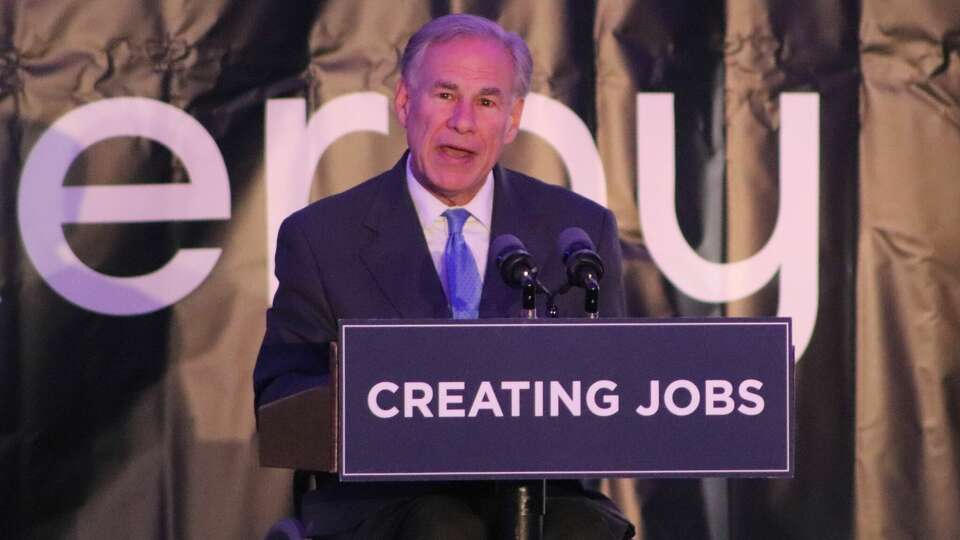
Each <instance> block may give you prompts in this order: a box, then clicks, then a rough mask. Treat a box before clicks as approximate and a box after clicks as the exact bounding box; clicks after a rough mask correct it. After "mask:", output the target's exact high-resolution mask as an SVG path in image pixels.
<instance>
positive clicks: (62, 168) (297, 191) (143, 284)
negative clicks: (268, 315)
mask: <svg viewBox="0 0 960 540" xmlns="http://www.w3.org/2000/svg"><path fill="white" fill-rule="evenodd" d="M448 12H470V13H475V14H479V15H483V16H486V17H489V18H491V19H494V20H497V21H499V22H500V23H501V24H502V25H503V26H504V27H506V28H507V29H510V30H513V31H516V32H518V33H519V34H520V35H522V36H523V37H524V38H525V39H526V40H527V41H528V43H529V44H530V46H531V49H532V51H533V56H534V60H535V69H534V76H533V92H534V94H533V95H531V96H530V98H529V99H528V103H527V111H526V115H525V118H524V131H523V132H522V134H521V136H520V137H519V138H518V140H517V142H516V143H515V144H513V145H512V146H511V147H509V148H508V150H507V151H506V153H505V156H504V160H503V161H504V163H505V164H506V165H507V166H509V167H511V168H515V169H519V170H521V171H524V172H526V173H528V174H532V175H534V176H538V177H541V178H543V179H545V180H547V181H549V182H552V183H557V184H562V185H567V186H569V187H571V189H574V190H576V191H578V192H581V193H583V194H585V195H587V196H590V197H591V198H594V199H595V200H598V201H600V202H602V203H604V204H606V205H607V206H608V207H610V208H611V209H612V210H613V211H614V212H615V213H616V215H617V218H618V220H619V222H620V227H621V238H622V241H623V244H624V250H625V261H624V264H625V265H626V269H625V270H626V276H627V281H628V284H627V285H628V291H629V292H628V294H629V306H630V309H631V311H632V315H636V316H671V315H698V316H722V315H736V316H746V315H750V316H761V315H775V314H777V313H778V312H781V311H782V312H783V314H785V315H788V316H793V317H794V322H795V325H797V326H802V325H803V324H808V325H809V326H810V327H811V329H812V334H810V335H808V336H807V338H804V337H802V336H800V337H799V338H798V339H800V340H801V341H802V343H798V344H797V346H798V350H799V351H801V352H802V354H801V355H800V358H799V360H798V362H799V363H798V369H797V389H798V399H797V416H798V425H797V429H796V442H797V452H796V455H797V463H796V469H797V475H796V478H795V479H792V480H778V481H770V480H741V481H729V482H727V481H723V480H710V481H699V480H682V481H680V480H674V481H645V482H634V481H624V480H620V481H603V482H602V483H601V484H602V487H603V488H604V489H605V490H607V491H608V492H610V493H611V494H612V495H613V496H614V497H615V498H617V499H618V500H619V501H620V502H621V504H622V505H623V506H624V508H625V510H626V512H627V513H628V514H629V515H630V516H631V518H632V519H634V520H636V521H637V522H638V523H639V524H640V525H641V529H640V530H641V534H642V537H643V538H648V539H673V538H714V539H720V538H797V539H818V540H819V539H825V538H826V539H829V538H862V539H868V538H869V539H874V538H932V539H941V538H942V539H947V538H957V537H960V512H958V511H957V509H958V508H960V211H958V210H957V209H958V206H960V181H958V180H960V177H958V175H960V4H958V3H957V2H956V1H955V0H885V1H880V0H863V1H862V2H856V1H853V0H841V1H829V2H828V1H822V0H818V1H809V2H770V1H747V0H728V1H727V2H726V3H723V2H702V1H699V0H697V1H678V0H669V1H667V0H660V1H658V0H648V1H639V0H638V1H625V0H609V1H604V0H601V1H598V2H595V3H590V2H577V1H570V2H560V1H556V2H554V1H538V0H526V1H524V0H517V1H467V0H463V1H450V2H443V1H431V2H427V1H419V2H414V1H396V2H375V1H373V0H369V1H352V0H342V1H341V0H330V1H324V2H321V1H317V2H255V1H239V0H237V1H230V0H206V1H203V2H200V1H173V0H149V1H144V2H120V3H118V2H114V1H110V0H84V1H79V0H62V1H59V2H42V1H32V0H3V3H2V11H0V208H2V210H0V220H2V221H0V486H2V490H0V537H3V538H18V537H22V538H125V537H130V538H228V537H230V538H255V537H258V536H259V535H261V534H262V533H263V532H264V531H265V530H266V529H267V527H269V525H270V523H271V522H273V521H275V520H277V519H279V518H280V517H281V516H283V515H285V514H286V513H288V512H289V511H290V479H291V476H290V473H289V471H282V470H271V469H261V468H259V467H258V465H257V436H256V433H255V426H254V421H253V411H252V389H251V380H250V375H251V371H252V368H253V363H254V358H255V356H256V351H257V348H258V344H259V340H260V338H261V336H262V332H263V327H264V310H265V308H266V307H267V305H268V303H269V298H270V286H271V285H270V280H269V279H268V276H269V272H270V271H271V268H272V263H271V262H270V259H271V257H272V250H273V242H274V239H275V235H276V224H277V222H278V220H279V219H280V218H282V217H283V214H285V213H288V212H289V211H291V210H294V209H296V208H297V207H299V206H302V205H303V204H306V203H307V202H308V201H310V200H315V199H317V198H320V197H324V196H327V195H330V194H333V193H336V192H339V191H342V190H344V189H346V188H348V187H350V186H353V185H355V184H357V183H358V182H360V181H362V180H363V179H365V178H367V177H369V176H371V175H373V174H374V173H376V172H378V171H381V170H383V169H386V168H388V167H389V166H391V165H392V164H393V163H394V162H395V160H396V159H397V158H398V157H399V156H400V154H401V153H402V151H403V150H404V148H405V142H404V137H403V132H402V129H400V127H399V125H398V124H397V122H396V120H395V119H394V118H393V117H392V112H391V111H390V106H389V96H391V95H392V92H393V88H394V84H395V83H396V81H397V77H398V70H397V60H398V57H399V55H400V51H401V50H402V47H403V45H404V44H405V42H406V40H407V38H408V37H409V36H410V34H411V33H412V32H413V31H414V30H415V29H416V28H417V27H419V26H420V25H421V24H422V23H424V22H425V21H427V20H429V19H430V18H432V17H435V16H438V15H441V14H444V13H448ZM789 96H794V97H800V98H803V99H805V101H803V103H806V104H807V105H805V106H804V107H807V108H799V109H796V110H795V111H794V112H791V113H789V114H788V111H787V109H788V105H787V103H798V102H788V101H787V98H788V97H789ZM670 97H672V106H671V101H670V100H669V98H670ZM131 98H133V99H131ZM665 98H667V99H666V100H665ZM811 99H812V100H811ZM811 104H812V105H811ZM790 106H792V105H790ZM810 106H812V107H813V108H812V109H811V108H809V107H810ZM664 111H665V112H666V114H660V113H664ZM797 111H799V112H797ZM781 113H782V114H781ZM788 118H789V120H788ZM781 121H782V123H781ZM798 126H799V127H798ZM670 128H673V131H672V132H671V131H670ZM671 136H672V142H673V144H672V145H670V144H669V143H670V142H671ZM660 143H663V144H664V147H663V148H661V149H660V150H659V151H657V152H653V153H652V154H650V153H645V152H646V151H647V150H649V149H650V148H652V147H651V146H650V145H651V144H652V145H654V146H656V145H658V144H660ZM656 147H657V148H660V147H659V146H656ZM671 152H672V153H671ZM641 155H642V159H641V158H640V156H641ZM671 166H673V167H675V175H674V176H671V174H670V172H669V171H670V167H671ZM644 171H646V172H644ZM649 171H654V172H649ZM656 171H660V172H659V173H656ZM648 173H649V174H648ZM673 177H675V179H676V185H675V189H674V190H673V193H675V199H667V200H666V201H665V204H659V203H657V204H651V205H650V207H649V208H648V209H647V210H645V212H647V215H646V218H647V219H646V222H644V219H643V218H644V215H643V214H642V213H641V212H640V207H641V206H643V201H644V200H647V201H648V202H651V201H653V199H652V198H650V197H653V195H650V193H651V192H652V191H650V190H648V189H641V187H640V186H641V184H643V182H644V181H648V182H649V186H654V187H656V186H665V185H668V184H665V182H668V181H669V180H672V178H673ZM645 197H646V199H645ZM805 198H806V199H808V200H810V201H812V203H811V204H809V205H804V204H803V201H804V200H806V199H805ZM658 201H659V200H658ZM671 203H672V204H671ZM671 216H676V217H675V218H673V217H671ZM674 219H675V220H676V222H677V223H678V227H679V230H680V231H681V232H682V236H681V237H679V240H678V238H676V237H675V238H673V239H672V240H670V239H669V238H667V237H666V236H664V234H665V233H663V231H664V230H667V229H669V228H670V227H669V226H670V224H671V223H673V220H674ZM664 227H666V229H664ZM805 235H806V236H805ZM803 238H810V239H812V242H811V243H808V244H804V243H803V242H802V239H803ZM791 239H799V240H796V241H794V240H791ZM768 241H769V242H770V245H769V246H768V247H769V248H770V250H769V254H770V255H771V257H772V259H770V260H771V261H773V262H772V263H771V264H773V266H769V265H768V266H769V272H766V273H765V272H764V271H760V270H749V271H746V273H745V274H744V275H745V276H746V277H745V278H744V279H747V280H751V281H752V282H755V283H753V285H754V286H752V287H748V288H749V289H750V290H749V291H748V293H746V295H745V296H744V294H742V293H738V294H733V293H732V292H731V293H729V294H726V293H727V292H729V291H730V290H728V289H724V288H723V287H722V286H721V287H720V294H721V296H722V295H723V294H726V296H722V297H712V298H711V297H708V295H706V294H704V293H702V292H700V290H699V289H697V288H696V287H694V286H692V285H690V282H691V280H694V281H696V280H699V281H703V282H705V283H707V284H708V285H709V283H710V282H711V280H713V281H714V282H716V280H719V279H722V277H723V276H722V275H721V274H722V273H723V272H725V271H726V269H729V268H731V267H730V266H729V264H728V263H734V262H743V263H745V264H753V262H752V261H753V259H751V257H753V255H754V254H755V253H757V252H759V251H761V249H763V248H764V246H765V245H766V244H767V243H768ZM687 245H689V246H690V247H691V248H692V249H693V250H694V251H695V253H694V252H688V253H687V255H686V256H691V255H692V256H694V257H695V258H694V259H692V260H695V261H698V262H697V263H696V264H695V265H692V266H691V265H680V266H679V267H677V266H670V263H671V261H677V260H680V259H679V257H682V256H683V253H684V250H685V249H686V246H687ZM804 246H812V248H811V249H809V250H805V249H804ZM765 253H767V252H765ZM709 262H713V263H718V264H719V265H709V264H708V263H709ZM758 264H759V263H758ZM684 266H686V268H684ZM798 276H799V277H798ZM798 306H800V307H798ZM802 306H807V307H809V308H810V309H808V310H807V311H804V309H802ZM637 451H638V452H643V448H638V449H637Z"/></svg>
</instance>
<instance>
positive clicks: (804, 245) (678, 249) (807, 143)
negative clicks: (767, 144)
mask: <svg viewBox="0 0 960 540" xmlns="http://www.w3.org/2000/svg"><path fill="white" fill-rule="evenodd" d="M819 99H820V98H819V96H818V95H817V94H812V93H794V94H783V95H781V96H780V210H779V216H778V218H777V224H776V227H774V230H773V234H772V235H771V236H770V240H769V241H767V244H766V245H765V246H764V247H763V249H761V250H760V252H759V253H757V254H755V255H754V256H752V257H750V258H749V259H746V260H743V261H737V262H733V263H715V262H711V261H707V260H704V259H703V258H701V257H700V256H699V255H698V254H697V253H696V252H695V251H693V249H691V248H690V245H689V244H687V241H686V240H685V239H684V237H683V233H682V232H681V231H680V225H679V224H678V223H677V215H676V211H675V210H674V209H675V208H676V206H675V204H674V195H675V186H676V175H675V171H674V167H675V164H676V158H675V148H676V147H675V144H674V125H673V118H674V113H673V94H654V93H650V94H637V187H638V189H637V199H638V204H639V207H640V226H641V228H642V230H643V236H644V239H645V240H646V242H647V247H648V248H649V249H650V255H651V257H653V260H654V262H655V263H657V266H658V267H659V268H660V269H661V270H662V271H663V273H664V275H666V276H667V278H668V279H669V280H670V282H671V283H673V284H674V285H676V286H677V288H679V289H680V290H681V291H683V292H684V293H686V294H687V295H689V296H692V297H693V298H696V299H698V300H701V301H704V302H729V301H732V300H737V299H740V298H743V297H745V296H747V295H750V294H752V293H754V292H756V291H757V290H759V289H760V287H762V286H764V285H765V284H767V283H769V281H770V280H771V279H773V276H774V275H776V273H777V271H778V270H779V272H780V281H779V286H780V305H779V307H778V310H777V314H778V315H780V316H783V317H793V344H794V347H796V353H797V358H800V355H801V354H803V351H804V350H805V349H806V348H807V345H808V344H809V343H810V337H811V336H812V335H813V328H814V326H815V324H816V320H817V304H818V301H817V299H818V288H819V285H818V268H817V267H818V262H819V251H818V236H819V223H820V219H819V214H820V213H819V209H818V206H817V205H818V202H819V200H820V172H819V171H820V120H819V119H820V102H819ZM641 118H642V119H643V120H642V122H641V120H640V119H641Z"/></svg>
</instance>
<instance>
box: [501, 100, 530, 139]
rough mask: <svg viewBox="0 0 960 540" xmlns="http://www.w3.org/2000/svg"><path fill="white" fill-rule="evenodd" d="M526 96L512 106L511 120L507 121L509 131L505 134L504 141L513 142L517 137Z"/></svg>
mask: <svg viewBox="0 0 960 540" xmlns="http://www.w3.org/2000/svg"><path fill="white" fill-rule="evenodd" d="M524 99H525V98H518V99H516V100H514V101H513V104H512V105H511V106H510V121H509V122H508V123H507V132H506V133H505V134H504V136H503V143H504V144H508V143H512V142H513V140H514V139H516V138H517V133H518V132H519V131H520V117H521V116H523V103H524Z"/></svg>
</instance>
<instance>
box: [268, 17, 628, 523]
mask: <svg viewBox="0 0 960 540" xmlns="http://www.w3.org/2000/svg"><path fill="white" fill-rule="evenodd" d="M531 71H532V60H531V57H530V52H529V50H528V49H527V47H526V44H524V42H523V40H522V39H521V38H520V37H519V36H517V35H516V34H513V33H509V32H506V31H504V30H503V29H502V28H500V27H499V26H498V25H496V24H495V23H493V22H491V21H488V20H486V19H482V18H479V17H474V16H469V15H451V16H447V17H442V18H440V19H436V20H434V21H432V22H430V23H428V24H427V25H425V26H424V27H423V28H421V29H420V30H419V31H418V32H417V33H416V34H414V36H413V37H411V39H410V42H409V43H408V45H407V48H406V50H405V51H404V54H403V58H402V78H401V80H400V81H399V82H398V83H397V89H396V94H395V97H394V106H395V110H396V114H397V117H398V119H399V120H400V123H401V124H402V125H403V126H404V128H405V129H406V132H407V140H408V144H409V148H410V150H409V152H407V153H406V154H405V155H404V156H403V157H402V158H401V159H400V161H399V162H397V164H396V165H395V166H394V167H393V169H391V170H389V171H387V172H385V173H383V174H381V175H379V176H377V177H375V178H372V179H370V180H368V181H366V182H364V183H362V184H361V185H359V186H357V187H355V188H353V189H351V190H348V191H346V192H344V193H341V194H339V195H336V196H333V197H329V198H326V199H323V200H321V201H318V202H316V203H314V204H312V205H310V206H308V207H306V208H304V209H303V210H300V211H298V212H296V213H294V214H293V215H292V216H290V217H289V218H287V219H286V220H285V221H284V223H283V225H282V226H281V228H280V233H279V237H278V242H277V256H276V261H277V264H276V272H277V277H278V279H279V288H278V289H277V293H276V296H275V297H274V300H273V306H272V307H271V308H270V310H269V311H268V312H267V332H266V336H265V337H264V341H263V346H262V347H261V350H260V355H259V357H258V359H257V366H256V370H255V372H254V385H255V392H256V404H257V406H260V405H263V404H265V403H268V402H270V401H273V400H275V399H278V398H280V397H283V396H286V395H289V394H292V393H294V392H297V391H299V390H303V389H306V388H309V387H311V386H315V385H320V384H326V383H327V382H328V376H329V374H328V373H327V372H326V371H327V370H326V365H327V364H326V348H327V345H328V344H329V343H330V342H331V341H333V340H335V339H336V336H337V321H338V320H339V319H350V318H381V319H382V318H450V317H455V318H475V317H509V316H515V315H517V314H518V313H519V311H520V307H521V306H520V295H519V294H518V292H517V291H516V290H515V289H511V288H509V287H508V286H507V285H506V284H505V283H504V282H503V281H502V280H501V279H500V276H499V274H498V272H497V269H496V265H495V262H494V260H493V259H494V257H493V256H492V254H489V253H488V251H489V245H490V240H491V239H492V238H496V237H497V236H498V235H500V234H504V233H510V234H514V235H516V236H518V237H519V238H520V239H521V240H522V241H523V242H524V244H525V245H526V246H527V248H528V250H529V251H530V252H531V253H532V254H534V256H535V257H536V258H538V261H537V262H538V263H540V266H541V268H542V270H541V279H542V280H543V281H544V282H545V283H548V284H560V283H562V282H564V281H565V279H566V278H565V276H564V270H563V266H562V264H561V260H560V254H559V253H558V252H557V248H556V246H555V242H556V239H557V236H558V235H559V233H560V232H561V231H562V230H564V229H566V228H568V227H571V226H576V227H580V228H582V229H584V230H585V231H586V232H587V233H588V234H589V235H590V237H591V238H593V239H595V240H597V246H598V252H599V253H600V255H601V257H602V258H603V259H604V261H605V262H606V266H607V272H606V275H605V276H604V278H603V287H602V291H601V299H600V308H601V313H602V315H604V316H622V315H623V311H624V300H623V288H622V278H621V268H620V266H621V261H620V248H619V243H618V240H617V226H616V221H615V219H614V217H613V214H612V213H610V212H609V211H608V210H606V209H604V208H602V207H601V206H599V205H596V204H594V203H593V202H590V201H588V200H586V199H584V198H582V197H579V196H577V195H575V194H573V193H571V192H570V191H568V190H566V189H563V188H559V187H555V186H550V185H548V184H544V183H542V182H540V181H538V180H535V179H533V178H530V177H527V176H524V175H522V174H520V173H516V172H513V171H509V170H506V169H503V168H501V167H499V166H498V165H497V161H498V159H499V158H500V154H501V151H502V149H503V145H504V144H507V143H509V142H511V141H512V140H513V139H514V138H515V137H516V135H517V130H518V127H519V123H520V115H521V113H522V111H523V102H524V97H525V96H526V94H527V93H528V91H529V88H530V74H531ZM559 307H560V310H561V315H566V316H581V315H582V314H583V293H582V292H578V293H573V294H569V295H567V296H565V297H563V298H562V299H561V301H560V304H559ZM541 309H542V306H541ZM548 493H549V494H550V499H549V501H548V504H547V507H548V513H547V517H546V520H545V534H546V536H547V537H548V538H616V539H620V538H625V537H629V536H630V535H631V534H632V528H631V527H630V525H629V523H627V522H626V521H625V520H624V519H623V518H622V517H621V516H620V514H619V512H618V511H617V510H616V508H615V507H614V506H613V504H612V503H611V502H610V501H608V500H607V499H605V498H603V497H602V496H601V495H599V494H597V493H593V492H589V491H587V490H585V489H583V488H582V487H581V486H580V484H579V483H577V482H574V481H565V482H551V483H550V487H549V488H548ZM492 496H493V491H492V489H491V484H490V483H487V482H468V483H409V484H404V483H377V484H368V483H363V484H356V485H346V484H340V483H339V482H337V480H336V478H335V477H334V476H333V475H321V478H320V485H319V486H318V489H317V490H316V492H314V493H313V494H312V495H311V499H310V500H309V501H308V504H309V505H312V506H311V508H312V509H313V510H312V511H313V512H319V513H320V514H322V515H323V517H322V519H321V520H320V521H321V522H322V523H323V524H324V527H322V529H323V530H324V531H325V532H326V533H330V534H331V537H333V538H344V539H346V538H485V537H486V535H487V534H488V532H489V530H490V526H491V521H492V519H493V516H494V514H495V512H494V511H493V510H492V509H493V507H494V506H495V505H494V503H493V502H492V501H493V497H492Z"/></svg>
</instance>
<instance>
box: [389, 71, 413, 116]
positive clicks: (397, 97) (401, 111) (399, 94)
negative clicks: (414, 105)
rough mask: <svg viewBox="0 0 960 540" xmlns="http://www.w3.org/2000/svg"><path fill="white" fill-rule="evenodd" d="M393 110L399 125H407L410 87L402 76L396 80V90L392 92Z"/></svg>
mask: <svg viewBox="0 0 960 540" xmlns="http://www.w3.org/2000/svg"><path fill="white" fill-rule="evenodd" d="M393 111H394V112H395V113H396V115H397V120H399V121H400V125H401V126H403V127H407V116H408V115H409V113H410V89H409V88H408V87H407V83H406V82H404V80H403V77H400V80H398V81H397V87H396V90H395V91H394V92H393Z"/></svg>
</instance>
